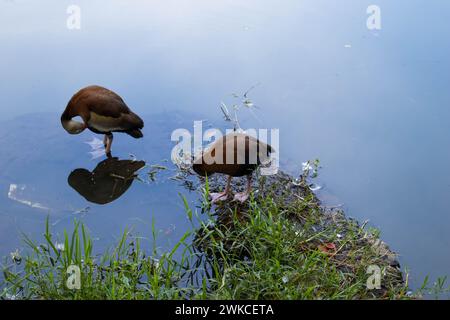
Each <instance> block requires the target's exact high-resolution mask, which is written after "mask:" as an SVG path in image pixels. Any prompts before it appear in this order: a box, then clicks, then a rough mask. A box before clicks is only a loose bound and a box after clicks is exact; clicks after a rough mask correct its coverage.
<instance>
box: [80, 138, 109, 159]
mask: <svg viewBox="0 0 450 320" xmlns="http://www.w3.org/2000/svg"><path fill="white" fill-rule="evenodd" d="M85 143H86V144H88V145H89V146H90V147H91V151H90V152H89V153H90V154H91V159H92V160H94V159H97V158H100V157H101V156H103V155H104V154H105V146H104V145H103V141H102V140H100V139H98V138H97V137H92V140H91V141H86V142H85Z"/></svg>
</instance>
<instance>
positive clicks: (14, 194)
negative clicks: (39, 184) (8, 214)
mask: <svg viewBox="0 0 450 320" xmlns="http://www.w3.org/2000/svg"><path fill="white" fill-rule="evenodd" d="M25 189H26V186H25V185H21V186H19V185H17V184H14V183H11V184H10V185H9V191H8V198H9V199H11V200H13V201H16V202H19V203H21V204H24V205H27V206H29V207H31V208H36V209H41V210H50V208H47V207H46V206H44V205H42V204H40V203H39V202H32V201H30V200H26V199H21V198H20V197H19V196H18V194H19V193H21V192H23V191H25Z"/></svg>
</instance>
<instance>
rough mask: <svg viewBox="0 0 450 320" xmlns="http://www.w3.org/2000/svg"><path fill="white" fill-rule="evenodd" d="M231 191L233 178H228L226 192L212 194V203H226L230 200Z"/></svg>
mask: <svg viewBox="0 0 450 320" xmlns="http://www.w3.org/2000/svg"><path fill="white" fill-rule="evenodd" d="M230 190H231V176H228V180H227V185H226V187H225V190H224V191H223V192H219V193H210V194H209V196H210V197H211V202H212V203H217V202H219V201H225V200H227V199H228V195H229V194H230Z"/></svg>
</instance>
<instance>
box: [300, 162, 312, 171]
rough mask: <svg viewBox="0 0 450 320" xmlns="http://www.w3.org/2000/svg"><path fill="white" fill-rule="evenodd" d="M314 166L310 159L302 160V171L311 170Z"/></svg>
mask: <svg viewBox="0 0 450 320" xmlns="http://www.w3.org/2000/svg"><path fill="white" fill-rule="evenodd" d="M312 168H313V167H312V166H311V163H310V162H309V161H307V162H302V171H309V170H312Z"/></svg>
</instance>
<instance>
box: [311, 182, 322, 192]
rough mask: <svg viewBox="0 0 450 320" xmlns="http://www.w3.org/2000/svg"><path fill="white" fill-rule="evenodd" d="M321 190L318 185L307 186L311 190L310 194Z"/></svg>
mask: <svg viewBox="0 0 450 320" xmlns="http://www.w3.org/2000/svg"><path fill="white" fill-rule="evenodd" d="M321 189H322V187H321V186H319V185H318V184H311V185H309V190H311V191H312V192H315V191H319V190H321Z"/></svg>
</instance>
